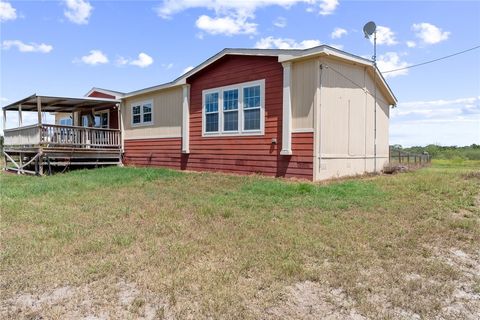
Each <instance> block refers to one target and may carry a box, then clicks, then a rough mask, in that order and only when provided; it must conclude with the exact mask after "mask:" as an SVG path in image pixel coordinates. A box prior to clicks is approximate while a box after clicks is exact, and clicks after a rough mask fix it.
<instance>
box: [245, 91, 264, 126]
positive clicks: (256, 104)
mask: <svg viewBox="0 0 480 320" xmlns="http://www.w3.org/2000/svg"><path fill="white" fill-rule="evenodd" d="M260 109H261V104H260V86H259V85H257V86H252V87H245V88H243V113H244V115H243V118H244V119H245V120H244V122H243V129H244V130H260Z"/></svg>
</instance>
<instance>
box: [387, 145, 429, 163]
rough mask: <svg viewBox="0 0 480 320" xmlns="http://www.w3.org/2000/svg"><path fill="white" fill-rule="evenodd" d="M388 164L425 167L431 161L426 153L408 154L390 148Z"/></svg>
mask: <svg viewBox="0 0 480 320" xmlns="http://www.w3.org/2000/svg"><path fill="white" fill-rule="evenodd" d="M389 158H390V164H401V165H407V166H412V165H413V166H426V165H429V164H430V162H431V161H432V158H431V156H430V155H429V154H428V153H410V152H405V151H402V150H398V149H395V148H390V157H389Z"/></svg>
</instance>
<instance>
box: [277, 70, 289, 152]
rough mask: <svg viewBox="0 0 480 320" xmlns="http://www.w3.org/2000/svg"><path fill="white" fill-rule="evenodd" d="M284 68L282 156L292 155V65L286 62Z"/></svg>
mask: <svg viewBox="0 0 480 320" xmlns="http://www.w3.org/2000/svg"><path fill="white" fill-rule="evenodd" d="M282 66H283V124H282V150H281V151H280V154H281V155H291V154H292V96H291V87H292V77H291V74H292V63H291V62H284V63H282Z"/></svg>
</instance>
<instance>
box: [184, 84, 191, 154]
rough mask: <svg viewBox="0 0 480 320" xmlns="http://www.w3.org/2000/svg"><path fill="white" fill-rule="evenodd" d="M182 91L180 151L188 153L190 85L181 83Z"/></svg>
mask: <svg viewBox="0 0 480 320" xmlns="http://www.w3.org/2000/svg"><path fill="white" fill-rule="evenodd" d="M182 92H183V100H182V153H190V98H189V97H190V85H188V84H185V85H183V87H182Z"/></svg>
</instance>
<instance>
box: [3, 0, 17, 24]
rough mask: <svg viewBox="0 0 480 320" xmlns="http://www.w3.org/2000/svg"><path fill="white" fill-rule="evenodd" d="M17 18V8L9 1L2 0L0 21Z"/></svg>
mask: <svg viewBox="0 0 480 320" xmlns="http://www.w3.org/2000/svg"><path fill="white" fill-rule="evenodd" d="M15 19H17V10H16V9H15V8H14V7H12V5H11V4H10V3H9V2H4V1H0V22H3V21H7V20H15Z"/></svg>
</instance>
